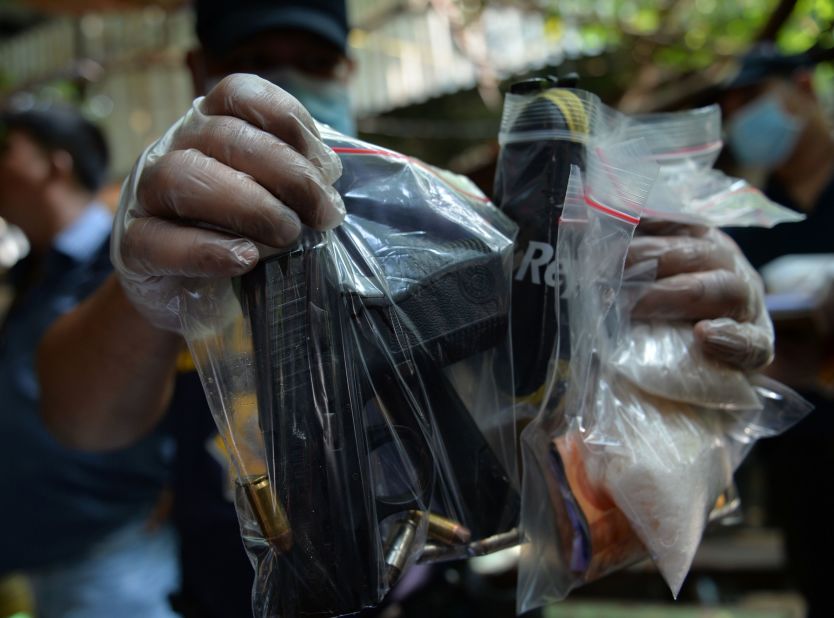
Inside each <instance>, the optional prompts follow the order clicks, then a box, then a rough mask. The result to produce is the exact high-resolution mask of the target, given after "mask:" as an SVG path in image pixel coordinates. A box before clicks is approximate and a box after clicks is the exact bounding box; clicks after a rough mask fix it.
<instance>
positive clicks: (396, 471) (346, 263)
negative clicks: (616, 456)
mask: <svg viewBox="0 0 834 618" xmlns="http://www.w3.org/2000/svg"><path fill="white" fill-rule="evenodd" d="M343 164H344V167H345V170H344V173H343V176H342V179H341V180H340V181H339V184H338V185H337V188H338V189H339V190H340V193H342V195H343V197H344V199H345V205H346V207H347V212H348V217H347V220H346V222H345V223H344V224H343V225H342V226H341V227H340V228H338V229H337V230H336V231H335V232H333V236H332V237H331V238H334V239H335V241H336V242H331V243H330V244H328V242H327V240H326V237H325V236H324V235H322V234H319V233H313V232H308V233H306V234H305V236H304V240H303V242H302V244H301V246H300V247H299V248H298V249H296V250H295V251H292V252H290V253H287V254H283V255H279V256H275V257H272V258H269V259H267V260H264V261H263V262H262V263H261V264H259V266H258V267H257V268H255V269H254V270H253V271H252V272H251V273H249V274H247V275H245V276H244V277H243V278H242V281H241V300H242V304H243V306H244V311H245V314H246V315H247V317H248V320H249V323H250V326H251V330H252V338H253V342H254V353H255V364H256V372H257V388H258V414H259V421H260V426H261V429H262V430H263V432H264V434H265V443H266V445H267V460H268V466H269V478H270V479H271V480H272V483H273V485H274V487H273V491H274V492H275V495H276V496H277V498H278V502H279V504H280V505H281V506H282V507H283V511H284V513H285V515H286V522H287V526H288V527H289V530H290V532H291V539H292V541H291V543H288V544H285V545H284V546H282V547H280V548H276V555H278V558H277V559H278V562H275V563H274V565H275V566H276V568H275V570H274V572H272V573H271V574H269V576H270V577H272V578H273V582H274V585H273V586H272V589H271V593H270V598H269V600H268V602H267V604H268V606H269V608H268V612H269V615H272V614H273V613H275V614H278V615H281V616H291V615H340V614H346V613H352V612H356V611H358V610H360V609H362V608H363V607H368V606H371V605H374V604H376V603H377V602H379V600H380V599H381V598H382V596H383V595H384V593H385V592H386V591H387V589H388V587H389V585H391V584H392V583H393V582H392V580H391V578H390V574H388V573H386V569H385V568H384V566H385V555H384V554H385V551H386V548H385V547H383V545H384V543H383V542H382V540H384V539H381V537H380V533H379V532H378V530H379V529H380V525H381V524H382V523H383V522H390V521H396V520H398V518H399V519H400V520H401V519H402V518H403V517H404V516H407V515H408V514H409V513H412V512H415V511H423V512H429V511H431V512H434V513H439V514H441V515H445V516H447V517H449V518H450V519H453V520H455V521H458V522H461V523H462V524H463V525H464V526H466V527H467V528H468V529H469V530H470V531H471V532H472V537H473V538H475V539H482V538H486V537H490V536H492V535H495V534H497V533H500V532H505V531H507V530H509V529H511V528H512V527H513V526H515V525H516V524H517V520H518V511H519V497H518V494H517V492H516V489H515V488H514V487H513V485H512V483H511V481H510V479H509V478H508V475H507V473H506V471H505V470H504V468H503V467H502V465H501V463H500V462H499V460H498V458H497V457H496V455H495V453H494V452H493V451H492V449H491V448H490V446H489V445H488V443H487V441H486V440H485V439H484V436H483V435H482V434H481V432H480V431H479V429H478V427H477V425H476V424H475V422H474V420H473V418H472V416H471V414H470V411H469V410H468V409H467V407H466V405H465V404H464V403H463V401H462V400H461V398H460V397H459V396H458V394H457V392H456V390H455V388H454V387H453V386H452V384H451V383H450V381H449V379H448V378H447V376H446V375H445V373H444V368H446V367H448V366H450V365H452V364H454V363H456V362H458V361H460V360H463V359H466V358H469V357H471V356H473V355H476V354H479V353H481V352H483V351H485V350H490V349H492V348H494V347H496V346H497V345H498V344H499V342H501V341H503V340H504V339H505V337H506V336H507V330H508V327H509V324H508V314H509V286H510V282H509V280H508V279H507V276H506V275H505V268H504V260H503V257H504V256H502V255H500V254H499V253H497V252H496V251H495V250H494V248H492V247H490V246H488V245H487V244H486V243H485V242H483V241H482V240H481V239H480V238H479V237H478V235H477V234H475V233H473V231H472V230H468V229H465V228H464V227H463V226H461V225H460V224H457V223H455V222H454V221H453V220H452V219H448V218H444V217H438V216H437V214H436V213H435V212H434V211H433V210H431V209H420V208H414V207H413V206H414V205H411V207H403V208H398V207H397V205H392V204H386V203H380V202H378V201H375V200H373V199H371V198H370V197H369V196H368V195H364V194H358V193H357V192H355V191H352V187H353V186H355V185H356V184H357V183H356V176H355V175H356V174H359V173H369V171H372V172H373V173H377V174H380V177H381V178H385V177H386V174H385V170H382V169H379V168H380V166H385V165H392V166H394V165H400V166H402V164H401V163H399V164H398V163H397V162H396V161H393V162H387V159H380V158H376V159H374V166H371V167H372V170H369V169H368V168H367V166H355V165H352V161H351V159H350V158H349V157H346V158H344V159H343ZM402 181H403V180H402V178H400V179H399V180H398V182H402ZM421 213H422V216H421ZM262 527H263V526H262ZM284 538H285V539H286V538H288V537H284ZM397 575H398V573H397Z"/></svg>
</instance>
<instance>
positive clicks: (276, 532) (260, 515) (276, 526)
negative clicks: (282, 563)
mask: <svg viewBox="0 0 834 618" xmlns="http://www.w3.org/2000/svg"><path fill="white" fill-rule="evenodd" d="M238 485H240V486H241V487H242V488H243V491H244V493H245V495H246V499H247V500H248V501H249V506H250V507H251V509H252V514H253V515H254V516H255V521H257V522H258V527H259V528H260V529H261V534H262V535H263V538H264V539H265V540H266V541H267V542H268V543H269V544H270V545H272V547H273V548H274V549H275V550H276V551H277V552H278V553H282V554H283V553H286V552H288V551H289V550H290V549H291V548H292V530H291V529H290V522H289V520H288V519H287V514H286V513H285V512H284V507H283V506H281V501H280V500H279V499H278V496H276V495H275V493H274V492H273V491H272V487H271V486H270V484H269V477H268V476H267V475H266V474H259V475H257V476H252V477H247V478H244V479H241V480H238Z"/></svg>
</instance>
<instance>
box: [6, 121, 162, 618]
mask: <svg viewBox="0 0 834 618" xmlns="http://www.w3.org/2000/svg"><path fill="white" fill-rule="evenodd" d="M107 162H108V151H107V145H106V143H105V141H104V137H103V135H102V134H101V132H100V131H99V130H98V129H97V128H96V127H95V126H93V125H92V124H90V123H89V122H87V121H86V120H84V119H83V118H82V117H81V116H80V115H79V113H78V112H76V111H75V110H73V109H71V108H65V107H52V108H50V109H46V110H39V109H35V110H30V111H4V112H2V113H0V216H2V217H3V218H5V219H6V220H7V221H9V222H10V223H12V224H14V225H17V226H19V227H20V229H21V230H22V231H23V232H24V233H25V235H26V237H27V239H28V241H29V244H30V247H31V250H30V253H29V255H28V256H27V257H26V258H24V259H23V260H21V261H20V262H19V263H18V264H17V265H16V266H14V268H13V269H12V271H11V273H10V277H11V281H12V284H13V286H14V299H13V302H12V305H11V307H10V309H9V311H8V313H7V315H6V317H5V320H4V322H3V324H2V327H0V400H2V402H3V403H2V408H0V436H2V448H0V468H2V470H3V473H2V474H0V495H2V496H3V507H2V509H0V576H2V575H4V574H9V573H10V572H13V571H22V572H25V573H26V574H28V575H29V576H30V581H31V584H32V588H33V591H34V595H35V602H36V608H37V615H38V616H42V617H43V618H50V617H56V616H85V617H93V618H94V617H99V616H100V617H101V618H105V617H107V618H110V617H112V616H125V617H136V618H145V617H151V618H154V617H167V616H173V614H172V613H171V611H170V610H169V609H168V608H169V604H168V600H167V597H168V595H169V594H170V593H171V592H172V591H173V590H174V589H175V587H176V584H177V563H176V548H175V537H174V535H173V531H172V530H171V529H170V527H167V526H156V527H153V526H151V525H150V523H151V521H150V516H151V514H152V512H153V509H154V506H155V505H156V503H157V501H158V500H159V498H160V494H161V491H162V487H163V484H164V481H165V478H166V474H167V472H168V469H167V465H166V461H165V459H166V457H165V453H164V444H163V441H162V439H161V438H160V437H159V436H158V435H154V436H150V437H148V438H147V439H144V440H142V441H139V442H137V443H136V444H135V445H134V446H131V447H130V448H126V449H121V450H114V451H112V452H107V453H100V454H91V453H84V452H80V451H76V450H72V449H67V448H65V447H64V446H63V445H61V444H59V443H58V442H57V441H56V440H55V439H54V438H53V437H52V436H51V435H50V434H49V433H48V432H47V430H46V428H45V427H44V425H43V423H42V421H41V417H40V416H39V414H38V407H39V403H40V386H39V383H38V379H37V376H36V368H35V350H36V348H37V344H38V341H39V340H40V338H41V336H42V335H43V333H44V332H45V331H46V330H47V329H48V328H49V326H50V325H51V324H52V323H53V322H55V321H56V320H57V319H58V318H59V317H60V316H61V315H63V314H65V313H67V312H68V311H71V310H72V309H73V308H74V307H75V306H76V305H77V304H78V303H79V302H81V301H82V300H83V299H84V298H85V297H86V296H88V295H89V294H90V293H91V292H93V291H94V290H95V289H96V288H97V287H98V286H99V285H100V284H101V282H102V281H103V280H104V279H105V278H106V277H107V275H108V274H109V273H110V271H111V269H112V267H111V265H110V263H109V260H108V259H107V253H106V248H107V246H108V244H109V235H110V228H111V223H112V214H111V212H110V211H109V210H108V209H107V208H106V207H104V206H103V205H102V204H100V203H97V202H96V201H95V195H96V192H97V191H98V189H99V188H100V187H101V185H102V183H103V181H104V180H105V179H106V177H107ZM91 362H101V361H100V360H93V361H91Z"/></svg>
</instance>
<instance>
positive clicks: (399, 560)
mask: <svg viewBox="0 0 834 618" xmlns="http://www.w3.org/2000/svg"><path fill="white" fill-rule="evenodd" d="M416 538H417V524H416V522H415V521H414V520H413V519H412V518H411V517H407V518H406V519H404V520H403V521H401V522H400V523H399V524H398V527H397V528H396V529H395V531H394V533H393V535H392V537H391V541H390V543H389V544H388V548H387V549H386V550H385V564H387V565H388V572H387V580H388V585H389V586H392V585H393V584H394V583H395V582H396V581H397V580H398V579H399V578H400V575H402V572H403V569H405V565H406V564H407V563H408V556H409V554H410V553H411V549H412V547H414V541H415V539H416Z"/></svg>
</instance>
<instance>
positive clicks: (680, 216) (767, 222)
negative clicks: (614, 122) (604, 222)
mask: <svg viewBox="0 0 834 618" xmlns="http://www.w3.org/2000/svg"><path fill="white" fill-rule="evenodd" d="M623 122H624V124H625V129H624V133H625V135H626V136H627V137H638V136H639V137H641V138H642V139H644V140H645V141H646V143H647V145H648V148H649V152H650V156H651V158H652V159H653V160H654V161H655V162H657V164H658V165H659V167H660V173H659V175H658V181H657V183H655V185H654V187H653V188H652V192H651V193H650V194H649V198H648V200H647V203H646V206H645V208H644V210H643V214H644V216H646V217H658V218H662V219H665V220H670V221H679V222H681V223H691V224H698V225H709V226H714V227H728V226H733V227H747V226H757V227H773V226H774V225H778V224H779V223H785V222H792V221H801V220H802V219H804V218H805V217H804V215H802V214H800V213H797V212H795V211H793V210H790V209H788V208H785V207H783V206H780V205H778V204H776V203H775V202H772V201H771V200H770V199H768V198H767V196H765V195H764V193H762V192H761V191H759V190H758V189H757V188H756V187H754V186H752V185H750V184H749V183H748V182H746V181H744V180H741V179H739V178H732V177H730V176H727V175H726V174H724V173H723V172H720V171H719V170H716V169H713V168H712V166H713V164H714V163H715V161H716V159H717V158H718V155H719V153H720V152H721V148H722V147H723V142H722V140H721V109H720V108H719V107H718V105H710V106H707V107H702V108H699V109H694V110H688V111H684V112H669V113H657V114H644V115H638V116H633V117H630V118H628V119H625V120H624V121H623Z"/></svg>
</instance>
